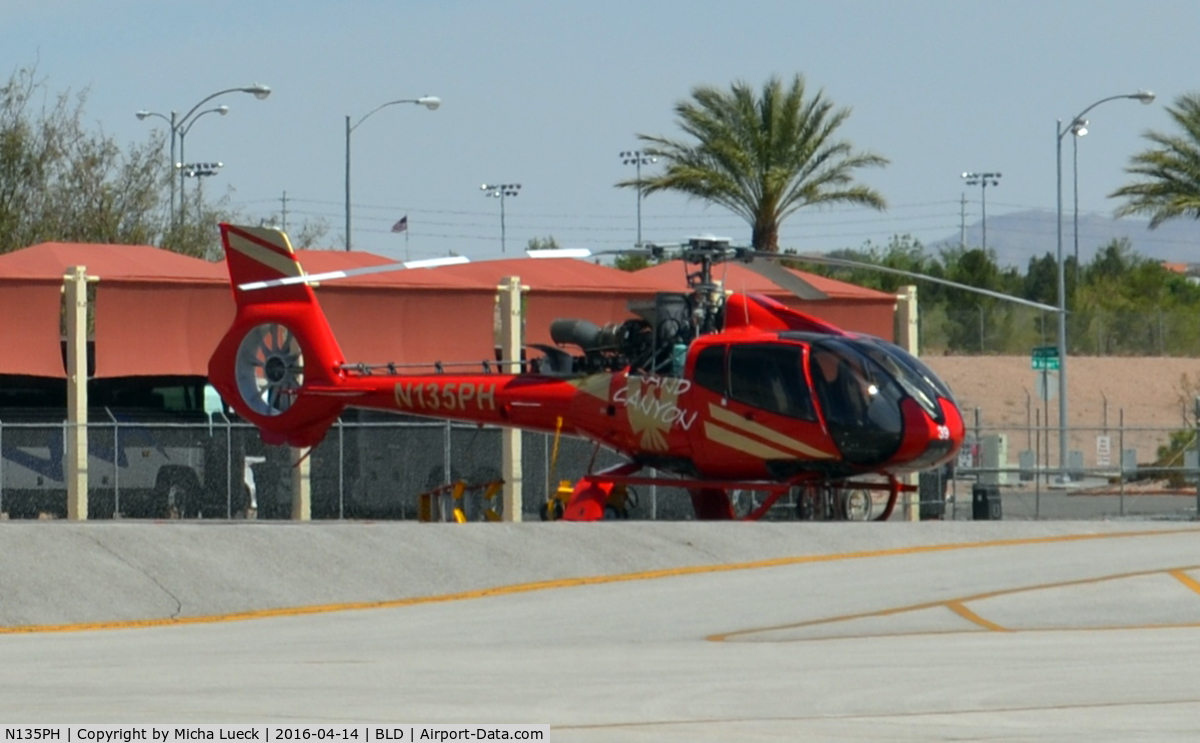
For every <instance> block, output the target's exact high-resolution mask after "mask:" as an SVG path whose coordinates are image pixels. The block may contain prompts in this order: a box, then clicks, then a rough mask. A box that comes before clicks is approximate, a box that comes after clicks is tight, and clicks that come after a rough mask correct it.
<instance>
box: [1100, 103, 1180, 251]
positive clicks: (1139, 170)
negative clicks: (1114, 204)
mask: <svg viewBox="0 0 1200 743" xmlns="http://www.w3.org/2000/svg"><path fill="white" fill-rule="evenodd" d="M1167 113H1169V114H1170V115H1171V118H1172V119H1174V120H1175V123H1176V124H1178V125H1179V126H1180V128H1181V129H1183V134H1163V133H1161V132H1156V131H1149V132H1146V133H1145V134H1144V135H1143V136H1144V137H1145V138H1146V139H1148V140H1150V141H1151V142H1153V143H1154V145H1155V147H1153V148H1152V149H1149V150H1145V151H1143V152H1139V153H1137V154H1136V155H1134V156H1133V157H1131V158H1130V159H1129V162H1130V164H1129V166H1128V167H1127V168H1125V172H1126V173H1132V174H1134V175H1138V176H1142V177H1143V178H1144V179H1145V180H1142V181H1139V182H1137V183H1130V184H1129V185H1127V186H1122V187H1121V188H1119V189H1117V190H1116V191H1114V192H1112V193H1111V194H1109V198H1118V197H1122V198H1125V199H1126V202H1125V204H1124V205H1122V206H1121V207H1120V208H1118V209H1117V211H1116V216H1118V217H1124V216H1127V215H1130V214H1148V215H1149V216H1150V228H1151V229H1153V228H1155V227H1157V226H1159V225H1160V224H1162V223H1163V222H1165V221H1167V220H1168V219H1173V218H1175V217H1192V218H1193V219H1200V94H1196V93H1187V94H1184V95H1181V96H1179V97H1178V98H1176V99H1175V106H1174V107H1171V106H1168V107H1167Z"/></svg>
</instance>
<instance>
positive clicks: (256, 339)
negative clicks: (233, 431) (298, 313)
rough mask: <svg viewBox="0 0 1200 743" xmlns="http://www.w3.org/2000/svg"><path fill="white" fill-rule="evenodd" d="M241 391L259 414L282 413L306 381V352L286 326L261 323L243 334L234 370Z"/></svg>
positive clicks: (250, 406) (245, 399) (243, 398)
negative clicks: (304, 352)
mask: <svg viewBox="0 0 1200 743" xmlns="http://www.w3.org/2000/svg"><path fill="white" fill-rule="evenodd" d="M234 374H235V376H236V379H237V387H238V392H239V393H240V394H241V397H242V400H243V401H244V402H245V403H246V405H247V406H249V408H250V409H251V410H252V411H254V412H255V413H258V414H259V415H280V414H281V413H284V412H286V411H287V410H288V408H290V407H291V406H292V404H293V403H294V402H295V401H296V397H297V395H298V394H299V391H300V387H301V385H303V384H304V354H303V352H302V351H301V348H300V342H299V341H298V340H297V339H296V336H295V334H294V333H293V332H292V331H291V329H290V328H288V327H287V326H286V325H282V324H280V323H267V324H263V325H257V326H255V327H253V328H251V329H250V330H249V332H247V333H246V335H245V336H243V337H242V342H241V343H240V344H239V345H238V351H237V362H236V366H235V369H234Z"/></svg>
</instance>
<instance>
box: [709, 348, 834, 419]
mask: <svg viewBox="0 0 1200 743" xmlns="http://www.w3.org/2000/svg"><path fill="white" fill-rule="evenodd" d="M729 387H730V390H729V395H730V397H732V398H733V399H734V400H737V401H738V402H742V403H745V404H747V405H752V406H754V407H756V408H760V409H762V410H766V411H767V412H770V413H776V414H778V415H786V416H788V417H789V418H800V419H803V420H815V419H816V414H815V413H814V412H813V404H812V396H811V395H810V394H809V391H808V385H807V383H806V382H805V380H804V366H803V361H802V349H801V347H800V346H792V345H779V344H771V345H745V346H733V347H731V348H730V349H729Z"/></svg>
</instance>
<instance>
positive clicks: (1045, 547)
mask: <svg viewBox="0 0 1200 743" xmlns="http://www.w3.org/2000/svg"><path fill="white" fill-rule="evenodd" d="M39 530H40V531H39ZM48 535H49V536H48ZM47 540H52V541H53V542H55V543H57V545H58V547H57V549H55V548H54V546H53V545H49V544H46V543H47ZM14 543H23V544H24V547H25V550H24V552H25V555H26V556H27V557H29V555H30V553H33V554H32V557H33V558H41V559H43V560H45V561H46V563H53V562H54V560H58V564H45V563H44V564H42V565H41V566H40V568H39V567H36V566H33V565H31V564H30V563H29V561H26V562H25V563H18V560H17V558H16V557H14V549H13V548H12V545H13V544H14ZM238 545H240V547H239V546H238ZM355 545H357V546H355ZM268 550H271V551H272V554H271V556H270V557H269V559H268ZM55 553H56V554H57V555H58V557H56V558H50V557H47V555H49V554H55ZM104 554H107V555H109V556H110V558H111V563H106V562H105V561H104V560H101V559H99V556H100V555H104ZM369 554H375V555H376V557H377V558H378V559H376V560H373V561H371V560H367V559H366V558H364V555H369ZM336 555H341V556H342V557H343V558H344V559H345V560H347V561H346V562H340V563H338V564H336V565H334V564H331V562H332V560H333V557H334V556H336ZM201 557H203V558H204V560H205V562H203V563H201V562H200V558H201ZM256 559H257V560H262V561H266V562H267V566H266V569H264V570H262V571H261V574H262V576H263V577H264V580H265V581H266V582H264V583H263V584H262V585H258V586H257V588H256V587H255V584H254V581H253V580H251V579H249V578H245V577H244V573H243V578H242V579H241V580H239V581H233V582H228V583H229V584H228V585H227V586H226V587H224V588H222V585H223V584H224V583H226V582H227V581H225V580H222V579H221V578H222V577H223V578H228V577H230V576H234V575H237V574H239V570H240V569H247V570H250V574H251V575H252V576H253V575H255V574H256V569H255V568H254V567H253V561H254V560H256ZM356 561H357V562H356ZM89 563H90V564H89ZM200 564H204V565H205V566H206V569H208V570H210V571H211V570H214V569H220V570H223V571H224V572H218V577H214V575H213V574H211V573H210V574H208V575H206V576H196V575H194V574H193V571H191V570H188V569H184V568H185V567H188V566H191V567H195V566H197V565H200ZM289 564H291V565H293V566H294V569H293V570H292V571H290V572H291V573H305V574H307V580H306V581H300V580H298V579H296V580H293V579H292V578H294V576H292V577H289V571H288V570H286V566H287V565H289ZM13 568H24V569H26V570H30V569H32V570H35V571H37V570H38V569H41V570H42V578H47V577H48V576H56V577H58V578H61V577H62V576H65V575H75V576H76V580H75V581H74V582H73V583H71V584H70V590H60V588H59V584H58V583H57V582H54V581H47V580H37V579H36V575H34V576H30V575H28V574H26V575H24V576H23V577H14V576H13V573H12V572H11V569H13ZM646 570H649V572H643V571H646ZM339 576H341V579H340V582H339ZM105 581H107V582H108V583H109V585H108V594H109V595H116V596H117V598H116V599H114V600H113V601H111V602H109V604H105V611H109V612H110V613H111V612H112V607H120V606H124V607H125V609H124V610H122V612H121V613H122V614H123V616H112V617H107V618H105V617H101V616H99V614H102V613H103V612H97V611H94V610H91V609H89V605H88V602H87V601H82V600H80V599H79V598H78V592H79V590H81V589H84V588H86V587H88V586H89V585H90V586H92V587H97V588H98V589H104V588H105V586H104V585H103V584H104V582H105ZM0 590H2V591H3V593H2V594H0V596H3V598H0V608H2V609H3V610H4V616H3V622H2V624H4V625H7V627H8V629H7V632H8V633H7V634H3V635H0V719H4V720H6V721H14V722H18V721H19V722H22V723H26V722H48V723H63V722H89V723H98V722H125V723H127V722H146V723H149V722H163V723H193V722H207V723H227V722H290V723H300V722H305V723H321V722H342V723H376V722H378V723H386V722H397V723H401V722H405V723H414V722H415V723H441V722H446V723H502V722H512V723H544V724H549V725H551V726H552V727H551V740H555V741H614V740H617V741H709V740H711V741H733V740H736V741H745V740H806V741H807V740H849V741H878V740H888V741H930V740H963V739H968V740H985V741H1000V740H1003V741H1013V740H1019V741H1063V740H1080V741H1083V740H1087V741H1109V740H1111V741H1129V740H1179V741H1184V740H1187V741H1194V740H1196V739H1197V737H1198V736H1200V674H1197V673H1196V672H1195V669H1196V668H1197V667H1200V529H1198V528H1197V527H1196V526H1195V525H1193V524H1186V523H1179V524H1131V523H1119V524H1112V523H1099V524H1097V523H1093V522H1070V523H1067V522H1059V523H1045V522H1039V523H1015V522H1014V523H1008V522H999V523H991V524H987V523H980V524H951V523H944V524H932V523H925V524H778V525H773V524H758V525H752V524H724V525H711V524H674V525H671V524H654V525H633V524H588V525H563V524H526V525H516V526H510V525H505V526H499V525H467V526H456V525H424V526H420V525H407V526H378V525H375V526H371V525H305V526H293V525H242V526H238V525H210V526H188V525H175V524H168V525H149V524H146V525H136V524H119V525H99V524H97V525H64V524H29V525H13V524H0ZM87 592H88V591H87V590H85V593H87ZM95 593H96V595H101V594H102V593H103V591H102V590H97V591H96V592H95ZM139 596H140V597H141V598H140V599H139V598H137V597H139ZM167 596H170V597H171V598H164V597H167ZM34 598H36V599H37V601H36V602H34V603H36V604H37V605H38V606H40V607H42V608H40V609H38V611H39V612H42V614H43V616H41V617H40V619H43V620H45V621H43V622H40V623H39V622H32V623H31V622H29V621H28V620H29V619H31V618H32V619H38V617H34V616H33V614H34V613H35V612H33V611H32V610H26V611H25V612H24V613H23V614H22V613H21V611H19V610H17V609H14V608H13V604H14V603H19V602H22V601H26V602H28V601H30V600H32V599H34ZM363 601H368V602H375V603H372V604H370V605H363V604H362V603H357V604H356V603H354V602H363ZM139 602H140V603H139ZM206 602H210V603H211V605H212V606H214V607H216V608H214V609H212V610H211V611H206V610H205V608H206ZM54 607H57V608H54ZM224 612H229V613H233V614H234V615H233V616H215V615H219V614H221V613H224ZM80 622H90V623H92V624H90V625H85V624H80ZM89 627H91V628H89Z"/></svg>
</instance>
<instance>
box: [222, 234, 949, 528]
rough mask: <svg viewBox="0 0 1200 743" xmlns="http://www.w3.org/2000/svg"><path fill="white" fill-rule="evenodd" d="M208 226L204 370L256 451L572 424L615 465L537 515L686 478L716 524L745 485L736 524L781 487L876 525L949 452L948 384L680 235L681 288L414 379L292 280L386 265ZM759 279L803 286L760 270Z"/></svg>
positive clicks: (606, 501)
mask: <svg viewBox="0 0 1200 743" xmlns="http://www.w3.org/2000/svg"><path fill="white" fill-rule="evenodd" d="M221 236H222V241H223V244H224V248H225V254H226V257H227V259H228V266H229V273H230V278H231V281H232V285H233V294H234V298H235V300H236V303H237V315H236V318H235V319H234V322H233V325H232V326H231V327H230V329H229V331H228V332H227V333H226V335H225V336H224V338H223V339H222V340H221V342H220V344H219V345H218V347H217V349H216V351H215V352H214V353H213V356H212V358H211V359H210V361H209V377H210V381H211V383H212V384H213V386H214V387H216V389H217V390H218V391H219V392H220V393H221V395H222V397H224V399H225V400H226V401H227V402H228V403H229V404H230V405H231V406H232V407H233V408H234V410H235V411H236V412H237V413H238V414H239V415H240V416H242V417H243V418H244V419H246V420H248V421H250V422H251V423H253V424H254V425H255V426H257V427H258V429H259V430H260V432H261V436H262V438H263V440H264V441H265V442H267V443H269V444H288V445H291V446H295V447H310V446H314V445H316V444H317V443H319V442H320V441H321V440H322V439H323V437H324V436H325V434H326V432H327V431H328V429H329V428H330V426H331V425H332V424H333V423H334V422H335V421H336V420H337V418H338V416H339V415H340V414H341V413H342V411H343V410H344V409H345V408H347V407H361V408H373V409H377V410H387V411H394V412H398V413H406V414H411V415H417V416H427V417H434V418H443V419H452V420H458V421H468V422H471V423H477V424H494V425H499V426H509V427H517V428H522V429H529V430H533V431H541V432H546V433H552V434H557V433H559V432H561V433H563V434H567V435H573V436H579V437H583V438H586V439H590V440H592V441H594V442H596V443H597V445H603V446H606V447H608V448H610V449H613V450H615V451H617V452H619V453H621V454H622V455H624V456H625V457H626V458H627V459H628V461H627V462H626V463H623V464H621V465H618V466H616V467H613V468H610V469H608V470H606V471H602V472H593V473H589V474H588V475H586V476H585V477H583V478H582V479H581V480H580V481H579V482H577V483H576V484H575V486H574V489H573V492H572V493H571V495H570V497H569V498H564V499H563V501H555V500H553V499H552V501H551V503H549V504H547V505H546V506H544V507H543V517H544V518H546V517H561V518H565V519H568V520H581V521H584V520H596V519H600V518H603V517H605V514H606V506H608V507H609V509H608V511H609V515H611V514H612V507H611V506H612V504H613V503H614V496H615V494H616V493H618V492H621V491H623V489H624V488H627V487H628V486H630V485H644V484H658V485H663V486H671V487H682V488H686V489H687V490H688V492H689V493H690V495H691V498H692V503H693V507H694V509H695V515H696V518H697V519H707V520H722V519H733V518H735V509H734V507H733V504H732V502H731V493H733V492H735V491H744V490H749V491H759V492H761V493H763V494H764V496H763V498H762V502H761V503H760V504H759V505H758V506H757V507H756V508H754V509H753V511H752V512H751V513H749V514H748V515H745V516H743V517H742V518H750V519H755V518H759V517H761V516H762V515H763V514H765V513H766V511H767V509H769V508H770V507H771V506H772V505H773V504H774V503H775V502H776V500H777V499H778V498H779V497H781V496H782V495H783V494H785V493H787V492H789V491H790V490H791V489H793V488H797V489H798V491H797V492H798V493H801V494H806V497H810V498H811V497H815V496H816V495H819V496H820V497H822V498H823V499H824V502H825V503H827V504H828V503H835V504H839V505H837V506H836V507H835V510H836V509H841V511H840V512H842V513H843V517H845V516H844V511H845V510H846V509H848V508H850V507H851V505H850V503H849V497H850V495H851V494H852V493H858V494H860V496H859V497H861V494H863V493H867V494H868V497H869V493H870V492H872V491H883V492H884V493H886V495H887V501H886V506H885V507H884V508H883V509H882V513H880V514H879V515H878V517H877V518H878V519H886V518H888V517H889V516H890V515H891V512H892V510H893V508H894V506H895V503H896V501H897V497H898V494H899V493H900V492H902V491H905V490H911V489H913V487H912V486H911V485H906V484H904V483H902V482H901V480H900V476H902V475H905V474H908V473H913V472H917V471H920V470H927V469H932V468H936V467H938V466H941V465H943V464H945V463H947V462H949V461H950V460H952V459H953V458H954V457H955V455H956V454H957V452H958V450H959V448H960V447H961V445H962V443H963V419H962V414H961V412H960V410H959V408H958V406H957V405H956V403H955V402H954V398H953V395H952V394H951V392H950V389H949V388H948V387H947V386H946V384H945V383H944V382H942V381H941V380H940V379H938V377H937V376H936V375H935V374H934V373H933V372H932V371H930V369H929V368H928V367H927V366H925V364H923V363H922V362H921V361H920V360H919V359H917V358H915V357H914V356H912V355H911V354H909V353H907V352H906V351H904V350H903V349H901V348H900V347H898V346H896V345H893V344H891V343H888V342H885V341H882V340H880V339H878V338H873V337H868V336H863V335H857V334H853V333H848V332H845V331H842V330H840V329H839V328H837V327H835V326H833V325H830V324H828V323H826V322H824V321H821V320H819V319H816V318H813V317H810V316H808V315H805V314H803V313H801V312H798V311H796V310H793V309H791V308H789V307H786V306H785V305H783V304H781V303H779V302H776V301H774V300H772V299H769V298H766V297H762V296H757V295H753V294H740V293H726V292H724V291H722V290H721V288H720V286H719V285H718V284H716V283H714V281H713V278H712V268H713V265H714V264H716V263H720V262H722V261H727V260H743V261H746V262H747V263H750V262H751V261H754V262H755V263H762V262H761V261H755V258H757V257H759V256H761V255H762V254H758V253H755V252H754V251H750V250H747V249H743V248H732V247H730V246H729V243H728V241H725V240H721V239H718V238H701V239H695V240H692V241H691V242H689V243H688V244H687V245H684V246H682V247H681V252H682V257H683V259H684V260H685V261H686V262H687V264H688V265H689V266H695V267H696V269H697V270H696V271H695V272H694V273H689V284H690V285H691V289H692V291H691V292H690V293H679V294H660V295H658V297H657V299H656V300H655V301H654V302H653V304H652V305H651V304H648V305H647V306H644V307H631V311H633V312H634V314H637V315H638V317H637V318H635V319H630V320H627V321H624V322H621V323H612V324H609V325H606V326H604V327H599V326H597V325H595V324H593V323H591V322H588V321H585V320H557V321H555V322H554V324H553V325H552V328H551V337H552V338H553V340H554V342H555V344H556V345H553V346H551V345H539V346H535V347H534V348H535V349H536V350H537V351H540V352H541V354H542V355H541V356H540V357H538V358H533V359H530V360H529V361H528V362H527V363H526V364H525V366H524V367H523V371H522V372H521V373H518V374H505V373H496V372H493V373H489V372H486V371H480V372H476V373H441V371H440V368H439V371H438V372H437V373H421V374H413V373H397V371H396V369H395V366H394V365H390V366H389V365H367V364H360V363H349V362H347V360H346V359H345V357H344V356H343V355H342V352H341V350H340V349H339V347H338V343H337V340H336V339H335V338H334V337H333V333H332V331H331V329H330V327H329V325H328V323H327V322H326V320H325V316H324V314H323V312H322V311H321V307H320V306H319V304H318V303H317V300H316V298H315V296H314V293H313V290H312V288H311V286H310V285H309V284H310V283H313V282H316V281H320V280H326V279H330V278H336V277H339V276H345V275H352V274H353V273H369V272H378V271H382V270H389V268H390V269H391V270H394V269H396V268H400V267H402V266H404V265H405V264H396V265H395V266H391V267H381V266H374V267H370V268H367V269H356V270H353V271H346V272H336V273H335V274H330V275H324V274H322V275H306V274H305V273H304V271H303V269H302V268H301V266H300V264H299V263H298V262H297V260H296V257H295V253H294V252H293V250H292V247H291V245H290V243H289V241H288V239H287V236H286V235H285V234H284V233H282V232H280V231H278V230H274V229H269V228H261V227H242V226H234V225H228V224H222V225H221ZM662 250H663V248H657V247H656V248H652V249H651V251H652V252H655V254H660V253H661V251H662ZM461 260H463V259H458V261H461ZM446 262H456V261H454V260H449V261H446ZM407 265H408V266H409V267H411V266H412V265H413V264H407ZM426 265H427V264H426ZM765 265H767V266H775V265H776V264H770V263H766V264H765ZM777 268H778V267H777ZM764 270H765V271H770V270H771V269H764ZM778 274H786V275H787V276H788V277H791V280H792V283H793V285H795V284H796V283H797V282H799V284H800V286H798V287H797V288H798V289H800V290H802V291H803V290H804V287H805V286H808V285H807V284H805V283H804V282H803V281H802V280H799V279H796V278H795V274H790V273H788V272H786V271H782V269H779V270H777V271H774V272H773V273H768V275H772V276H773V277H774V276H775V275H778ZM809 290H810V291H811V287H809ZM644 468H654V469H656V470H658V471H660V472H664V473H669V474H670V475H672V476H673V477H661V478H660V477H654V478H651V477H645V476H639V474H638V473H639V471H640V470H642V469H644ZM564 501H565V502H564Z"/></svg>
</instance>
